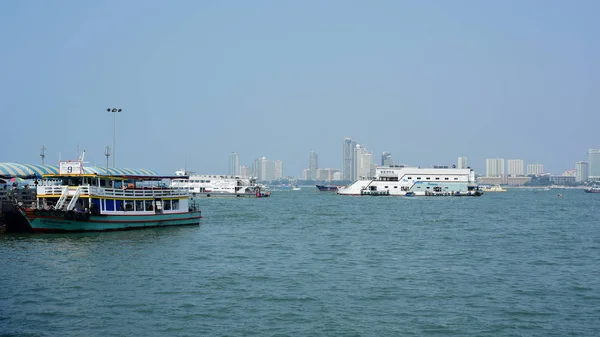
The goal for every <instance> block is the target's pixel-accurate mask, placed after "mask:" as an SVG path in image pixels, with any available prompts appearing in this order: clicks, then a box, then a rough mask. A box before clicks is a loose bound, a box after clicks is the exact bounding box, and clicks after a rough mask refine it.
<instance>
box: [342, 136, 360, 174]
mask: <svg viewBox="0 0 600 337" xmlns="http://www.w3.org/2000/svg"><path fill="white" fill-rule="evenodd" d="M356 145H357V143H356V141H354V140H352V139H350V138H344V146H343V151H342V158H343V163H342V164H343V166H342V169H343V175H344V180H351V181H354V180H356V156H355V155H356V153H355V151H356Z"/></svg>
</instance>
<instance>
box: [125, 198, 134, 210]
mask: <svg viewBox="0 0 600 337" xmlns="http://www.w3.org/2000/svg"><path fill="white" fill-rule="evenodd" d="M124 204H125V210H126V211H133V200H125V203H124Z"/></svg>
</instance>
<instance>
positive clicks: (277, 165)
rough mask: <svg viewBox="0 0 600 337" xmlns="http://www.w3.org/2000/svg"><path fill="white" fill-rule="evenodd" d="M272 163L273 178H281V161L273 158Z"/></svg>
mask: <svg viewBox="0 0 600 337" xmlns="http://www.w3.org/2000/svg"><path fill="white" fill-rule="evenodd" d="M273 165H274V167H275V170H274V172H273V179H275V180H277V179H281V178H283V161H282V160H275V161H273Z"/></svg>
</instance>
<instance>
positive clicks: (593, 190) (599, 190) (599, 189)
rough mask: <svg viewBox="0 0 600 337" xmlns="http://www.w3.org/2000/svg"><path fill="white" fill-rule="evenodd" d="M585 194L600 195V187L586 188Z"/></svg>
mask: <svg viewBox="0 0 600 337" xmlns="http://www.w3.org/2000/svg"><path fill="white" fill-rule="evenodd" d="M584 191H585V193H600V187H598V186H592V187H590V188H586V189H585V190H584Z"/></svg>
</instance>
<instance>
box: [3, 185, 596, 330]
mask: <svg viewBox="0 0 600 337" xmlns="http://www.w3.org/2000/svg"><path fill="white" fill-rule="evenodd" d="M559 194H562V196H559ZM201 201H202V204H201V207H202V209H203V215H204V218H203V219H202V220H201V225H200V226H193V227H179V228H160V229H158V228H156V229H147V230H136V231H124V232H109V233H83V234H9V235H6V234H5V235H2V236H0V282H1V283H0V336H599V335H600V214H599V210H600V207H599V206H600V194H587V193H584V192H583V191H582V190H556V189H553V190H550V191H536V190H516V189H510V190H509V191H508V192H506V193H487V194H485V195H484V196H482V197H412V198H408V197H387V196H383V197H370V196H364V197H348V196H339V195H336V194H334V193H331V192H317V191H316V188H303V189H302V190H301V191H281V192H273V194H272V197H271V198H206V199H202V200H201Z"/></svg>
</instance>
